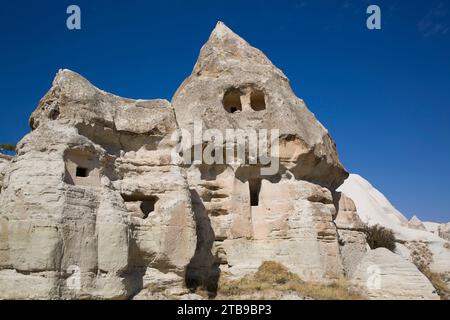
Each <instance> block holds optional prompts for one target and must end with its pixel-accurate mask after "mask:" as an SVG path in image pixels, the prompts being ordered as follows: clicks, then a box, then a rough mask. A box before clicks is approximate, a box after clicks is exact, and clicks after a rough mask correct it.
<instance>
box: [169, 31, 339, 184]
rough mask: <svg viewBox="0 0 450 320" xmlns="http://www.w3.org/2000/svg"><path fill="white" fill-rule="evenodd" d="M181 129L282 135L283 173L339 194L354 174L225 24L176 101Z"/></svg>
mask: <svg viewBox="0 0 450 320" xmlns="http://www.w3.org/2000/svg"><path fill="white" fill-rule="evenodd" d="M172 104H173V107H174V108H175V111H176V114H177V120H178V122H179V126H180V128H182V129H186V130H189V131H193V125H194V123H196V122H200V123H202V125H203V127H204V128H205V129H208V128H214V129H217V130H219V131H222V132H224V131H225V130H226V129H243V130H245V129H246V128H253V129H257V130H258V129H268V130H270V129H279V130H280V160H281V170H280V172H281V173H283V172H286V171H290V173H291V174H292V175H294V176H295V178H296V179H298V180H307V181H310V182H313V183H316V184H320V185H322V186H325V187H329V188H330V189H333V190H334V189H335V188H337V187H338V186H339V185H341V184H342V182H343V181H344V180H345V179H346V178H347V176H348V174H347V172H346V171H345V170H344V168H343V167H342V165H341V163H340V162H339V159H338V155H337V152H336V147H335V144H334V142H333V140H332V139H331V137H330V136H329V134H328V132H327V130H326V129H325V128H324V127H323V126H322V125H321V124H320V123H319V122H318V121H317V120H316V118H315V117H314V115H313V114H312V113H311V112H310V111H309V110H308V109H307V108H306V105H305V103H304V102H303V100H301V99H299V98H297V97H296V96H295V94H294V92H293V91H292V89H291V87H290V84H289V80H288V78H287V77H286V76H285V75H284V74H283V72H281V71H280V70H279V69H278V68H277V67H275V66H274V65H273V64H272V63H271V62H270V60H269V59H268V58H267V57H266V56H265V55H264V54H263V53H262V52H261V51H260V50H258V49H256V48H254V47H252V46H250V45H249V44H248V43H247V42H246V41H245V40H244V39H242V38H241V37H239V36H238V35H236V34H235V33H233V32H232V31H231V30H230V29H229V28H228V27H226V26H225V25H224V24H223V23H221V22H219V23H218V24H217V26H216V28H215V29H214V31H213V32H212V34H211V36H210V38H209V40H208V42H207V43H206V44H205V45H204V46H203V48H202V49H201V51H200V56H199V58H198V61H197V63H196V65H195V67H194V70H193V71H192V74H191V75H190V76H189V77H188V78H187V79H186V80H185V81H184V82H183V84H182V85H181V86H180V88H179V89H178V90H177V92H176V93H175V96H174V97H173V99H172Z"/></svg>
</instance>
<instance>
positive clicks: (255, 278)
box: [218, 261, 365, 300]
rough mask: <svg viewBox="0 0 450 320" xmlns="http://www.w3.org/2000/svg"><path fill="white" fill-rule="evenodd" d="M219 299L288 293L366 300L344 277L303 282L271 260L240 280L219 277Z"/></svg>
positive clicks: (309, 297) (300, 295)
mask: <svg viewBox="0 0 450 320" xmlns="http://www.w3.org/2000/svg"><path fill="white" fill-rule="evenodd" d="M218 293H219V295H218V298H231V299H233V298H239V297H242V296H244V297H256V296H258V297H260V298H261V299H267V298H271V299H276V298H281V299H282V298H283V297H286V296H288V295H295V296H298V297H299V299H301V298H303V299H317V300H361V299H365V297H364V296H362V295H361V294H360V293H358V292H357V291H355V290H354V289H353V288H351V286H350V285H349V284H348V283H347V281H345V280H338V281H333V282H331V283H328V284H324V283H318V282H305V281H303V280H301V279H300V277H299V276H297V275H296V274H294V273H292V272H290V271H289V270H288V269H287V268H286V267H285V266H283V265H282V264H279V263H277V262H273V261H267V262H264V263H263V264H262V265H261V266H260V267H259V269H258V271H257V272H256V273H255V274H253V275H248V276H245V277H244V278H242V279H239V280H229V279H226V278H224V277H221V279H220V282H219V292H218Z"/></svg>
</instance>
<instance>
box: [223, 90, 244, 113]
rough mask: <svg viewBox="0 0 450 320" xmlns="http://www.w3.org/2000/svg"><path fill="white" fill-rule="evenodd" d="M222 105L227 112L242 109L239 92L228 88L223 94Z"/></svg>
mask: <svg viewBox="0 0 450 320" xmlns="http://www.w3.org/2000/svg"><path fill="white" fill-rule="evenodd" d="M222 102H223V107H224V108H225V110H226V111H227V112H229V113H235V112H237V111H242V102H241V93H240V92H239V91H238V90H230V91H228V92H226V93H225V95H224V96H223V101H222Z"/></svg>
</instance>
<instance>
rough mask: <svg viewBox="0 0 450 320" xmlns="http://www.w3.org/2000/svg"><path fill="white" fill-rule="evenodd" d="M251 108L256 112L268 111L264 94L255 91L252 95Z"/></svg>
mask: <svg viewBox="0 0 450 320" xmlns="http://www.w3.org/2000/svg"><path fill="white" fill-rule="evenodd" d="M250 106H251V107H252V109H253V110H254V111H262V110H265V109H266V100H265V97H264V92H262V91H261V90H255V91H253V92H252V93H251V94H250Z"/></svg>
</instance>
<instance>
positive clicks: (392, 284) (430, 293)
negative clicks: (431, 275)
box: [352, 248, 439, 300]
mask: <svg viewBox="0 0 450 320" xmlns="http://www.w3.org/2000/svg"><path fill="white" fill-rule="evenodd" d="M352 281H353V283H354V284H355V285H357V286H358V287H360V288H362V289H363V290H365V291H366V293H367V295H368V296H369V297H370V298H371V299H375V300H383V299H386V300H396V299H416V300H422V299H423V300H439V296H438V295H437V293H436V290H435V289H434V288H433V286H432V285H431V283H430V281H428V279H427V278H426V277H425V276H424V275H423V274H422V273H421V272H420V271H419V270H418V269H417V267H416V266H415V265H414V264H413V263H412V262H409V261H406V260H405V259H403V258H402V257H401V256H399V255H396V254H394V253H392V252H390V251H389V250H387V249H385V248H378V249H376V250H371V251H369V252H368V253H367V254H366V255H365V256H364V258H363V260H362V261H361V263H360V264H359V265H358V267H357V269H356V271H355V273H354V275H353V279H352Z"/></svg>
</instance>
